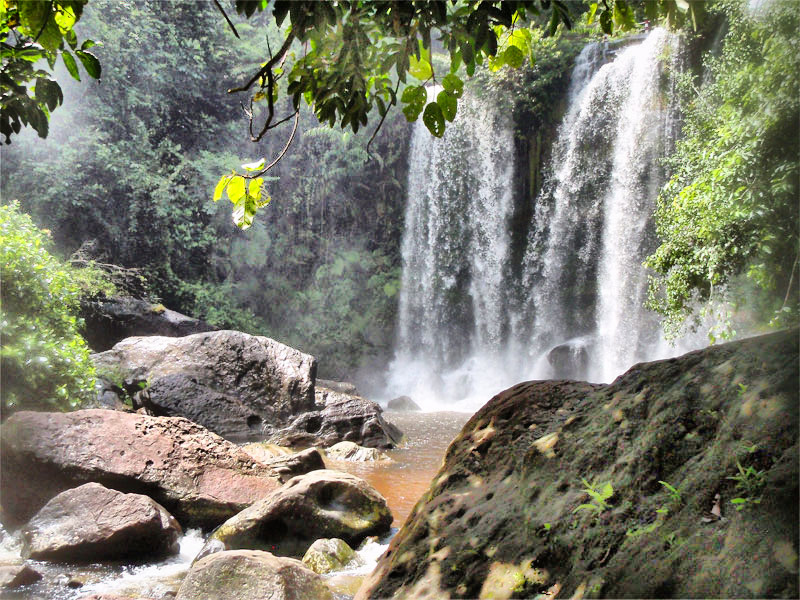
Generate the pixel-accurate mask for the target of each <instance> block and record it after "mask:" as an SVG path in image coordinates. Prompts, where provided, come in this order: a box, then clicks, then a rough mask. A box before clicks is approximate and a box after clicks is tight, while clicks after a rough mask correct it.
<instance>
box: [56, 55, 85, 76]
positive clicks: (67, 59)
mask: <svg viewBox="0 0 800 600" xmlns="http://www.w3.org/2000/svg"><path fill="white" fill-rule="evenodd" d="M61 58H62V60H63V61H64V65H65V66H66V67H67V71H69V74H70V75H72V78H73V79H76V80H77V81H80V80H81V75H80V73H79V72H78V63H77V62H75V57H74V56H72V54H70V53H69V50H64V51H62V52H61Z"/></svg>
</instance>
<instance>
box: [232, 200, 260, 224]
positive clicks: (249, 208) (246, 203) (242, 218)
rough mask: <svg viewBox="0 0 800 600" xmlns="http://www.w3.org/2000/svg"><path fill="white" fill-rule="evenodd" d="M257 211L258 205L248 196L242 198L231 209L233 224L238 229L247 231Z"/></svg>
mask: <svg viewBox="0 0 800 600" xmlns="http://www.w3.org/2000/svg"><path fill="white" fill-rule="evenodd" d="M257 209H258V205H257V203H256V201H255V199H253V198H251V197H250V196H244V198H243V199H242V200H240V201H239V202H237V203H236V204H235V205H234V207H233V213H232V217H233V222H234V224H235V225H236V226H237V227H238V228H239V229H242V230H245V229H248V228H249V227H250V226H251V225H252V224H253V220H254V219H255V217H256V210H257Z"/></svg>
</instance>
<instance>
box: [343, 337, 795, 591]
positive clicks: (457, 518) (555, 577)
mask: <svg viewBox="0 0 800 600" xmlns="http://www.w3.org/2000/svg"><path fill="white" fill-rule="evenodd" d="M799 405H800V403H799V402H798V331H797V330H794V331H790V332H782V333H777V334H773V335H769V336H764V337H759V338H751V339H746V340H743V341H739V342H734V343H730V344H725V345H719V346H713V347H711V348H708V349H705V350H702V351H697V352H693V353H690V354H687V355H685V356H682V357H679V358H675V359H670V360H665V361H659V362H653V363H647V364H640V365H636V366H635V367H633V368H631V369H630V370H629V371H628V372H627V373H625V374H624V375H622V376H620V377H619V378H618V379H617V380H616V381H614V382H613V383H612V384H610V385H591V384H587V383H577V382H571V381H544V382H541V381H540V382H528V383H522V384H519V385H516V386H514V387H512V388H510V389H509V390H506V391H505V392H502V393H501V394H499V395H497V396H495V397H494V398H493V399H491V401H489V403H488V404H486V405H485V406H484V407H483V408H482V409H481V410H480V411H479V412H478V413H476V414H475V415H474V416H473V417H472V418H471V419H470V421H469V422H468V423H467V424H466V425H465V426H464V428H463V430H462V431H461V433H460V434H459V435H458V436H457V437H456V439H455V440H454V441H453V442H452V443H451V445H450V447H449V448H448V450H447V454H446V457H445V462H444V464H443V466H442V468H441V470H440V472H439V474H438V475H437V476H436V477H435V478H434V480H433V482H432V484H431V487H430V490H429V491H428V492H427V493H426V494H425V495H424V496H423V497H422V499H421V500H420V501H419V502H418V503H417V505H416V507H415V508H414V510H413V511H412V513H411V515H410V517H409V519H408V520H407V521H406V523H405V525H404V526H403V528H402V529H401V530H400V532H399V533H398V534H397V535H396V536H395V537H394V539H393V540H392V542H391V544H390V547H389V549H388V551H387V552H386V553H385V554H384V555H383V557H382V558H381V559H380V560H379V562H378V566H377V567H376V569H375V571H374V572H373V573H372V574H371V575H370V576H368V578H367V580H366V581H365V583H364V585H363V587H362V588H361V589H360V590H359V592H358V594H357V595H356V598H357V599H364V598H412V597H413V598H450V597H459V598H461V597H467V598H479V597H481V598H489V597H494V598H510V597H516V598H528V597H536V596H538V595H540V594H541V595H543V596H542V597H559V598H570V597H573V598H580V597H583V598H714V597H717V598H719V597H722V598H731V597H750V598H770V597H771V598H776V597H777V598H797V597H798V592H799V591H800V590H798V561H797V557H798V534H799V533H800V531H798V512H797V507H798V501H799V500H800V498H799V497H798V496H799V495H800V493H799V491H798V489H799V487H800V486H799V485H798V441H797V436H798V407H799ZM740 466H741V470H740ZM668 486H671V487H672V488H674V489H675V492H673V491H672V490H671V489H670V487H668ZM590 491H591V493H589V492H590ZM737 507H743V508H742V509H741V510H737Z"/></svg>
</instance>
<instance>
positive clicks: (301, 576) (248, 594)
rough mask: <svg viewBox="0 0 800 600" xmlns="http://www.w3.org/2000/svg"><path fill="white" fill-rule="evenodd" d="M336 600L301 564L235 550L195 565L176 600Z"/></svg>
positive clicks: (314, 575) (321, 582) (318, 578)
mask: <svg viewBox="0 0 800 600" xmlns="http://www.w3.org/2000/svg"><path fill="white" fill-rule="evenodd" d="M212 598H215V599H216V598H219V599H222V598H225V599H231V600H234V599H235V600H264V599H265V598H269V600H333V594H332V593H331V591H330V590H329V589H328V587H327V586H326V585H325V582H324V581H323V580H322V578H321V577H320V576H319V575H317V574H316V573H314V571H312V570H311V569H309V568H308V567H306V566H305V565H304V564H303V563H301V562H300V561H299V560H294V559H292V558H282V557H278V556H273V555H272V554H270V553H269V552H261V551H255V550H235V551H230V552H219V553H217V554H212V555H211V556H206V557H204V558H202V559H200V560H198V561H197V562H195V563H194V564H193V565H192V568H191V570H190V571H189V573H188V575H186V579H184V580H183V583H181V587H180V589H179V590H178V595H177V597H176V599H175V600H210V599H212Z"/></svg>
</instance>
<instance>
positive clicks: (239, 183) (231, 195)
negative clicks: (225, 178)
mask: <svg viewBox="0 0 800 600" xmlns="http://www.w3.org/2000/svg"><path fill="white" fill-rule="evenodd" d="M244 195H245V191H244V177H242V176H241V175H236V176H234V177H232V178H231V180H230V183H228V199H229V200H230V201H231V202H233V203H234V204H236V203H237V202H239V200H241V198H242V196H244Z"/></svg>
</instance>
